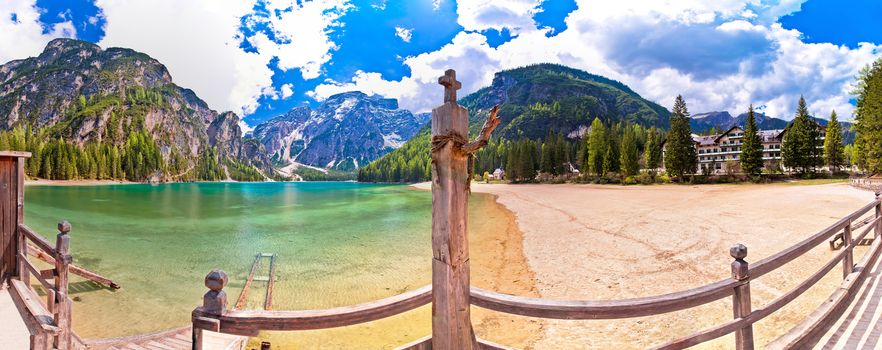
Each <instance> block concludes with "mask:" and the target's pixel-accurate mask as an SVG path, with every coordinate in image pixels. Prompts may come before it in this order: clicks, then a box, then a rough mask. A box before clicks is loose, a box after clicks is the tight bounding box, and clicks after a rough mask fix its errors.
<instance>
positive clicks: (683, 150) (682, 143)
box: [664, 95, 697, 177]
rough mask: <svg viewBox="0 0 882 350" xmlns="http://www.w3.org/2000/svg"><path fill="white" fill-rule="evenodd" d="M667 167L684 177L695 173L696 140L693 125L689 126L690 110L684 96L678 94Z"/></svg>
mask: <svg viewBox="0 0 882 350" xmlns="http://www.w3.org/2000/svg"><path fill="white" fill-rule="evenodd" d="M665 150H666V152H665V159H664V161H665V168H666V169H667V172H668V174H670V175H671V176H674V177H682V176H683V175H687V174H694V173H695V166H696V162H697V159H696V154H695V141H693V140H692V127H691V126H689V111H688V110H687V109H686V102H685V101H684V100H683V96H680V95H677V99H676V100H675V101H674V110H673V112H672V113H671V130H670V132H668V140H667V142H666V145H665Z"/></svg>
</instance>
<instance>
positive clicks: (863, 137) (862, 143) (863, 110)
mask: <svg viewBox="0 0 882 350" xmlns="http://www.w3.org/2000/svg"><path fill="white" fill-rule="evenodd" d="M854 93H855V95H856V96H857V108H856V109H855V130H856V131H857V138H856V140H855V147H856V148H857V150H856V152H855V153H856V156H857V157H856V158H857V159H856V161H857V163H858V165H859V166H860V167H861V168H862V169H864V170H866V171H867V172H869V173H871V174H878V173H880V172H882V58H879V59H877V60H876V61H875V62H873V64H872V65H870V66H867V67H866V68H864V69H863V70H861V74H860V76H859V77H858V81H857V89H856V91H855V92H854ZM827 137H829V135H827Z"/></svg>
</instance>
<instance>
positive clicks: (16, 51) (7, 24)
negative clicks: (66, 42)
mask: <svg viewBox="0 0 882 350" xmlns="http://www.w3.org/2000/svg"><path fill="white" fill-rule="evenodd" d="M13 17H15V19H14V20H13ZM76 35H77V30H76V28H75V27H74V25H73V23H71V22H70V21H69V20H68V21H63V22H59V23H56V24H54V25H53V26H52V28H51V30H50V31H49V33H46V34H43V27H42V26H41V25H40V9H39V8H38V7H37V5H36V0H4V1H0V43H2V44H0V64H2V63H5V62H7V61H11V60H14V59H21V58H26V57H33V56H36V55H38V54H39V53H40V52H42V51H43V48H44V47H45V46H46V44H47V43H49V41H50V40H52V39H55V38H59V37H63V38H73V37H76Z"/></svg>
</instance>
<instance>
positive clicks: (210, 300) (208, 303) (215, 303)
mask: <svg viewBox="0 0 882 350" xmlns="http://www.w3.org/2000/svg"><path fill="white" fill-rule="evenodd" d="M227 281H229V279H228V278H227V273H226V272H224V270H220V269H214V270H211V272H209V273H208V274H207V275H205V287H207V288H208V292H206V293H205V295H204V296H202V311H204V312H205V313H208V314H214V315H218V316H221V315H223V314H224V313H226V312H227V292H224V286H226V285H227ZM202 332H203V330H202V328H198V327H196V326H195V325H194V327H193V350H202V340H203V334H202Z"/></svg>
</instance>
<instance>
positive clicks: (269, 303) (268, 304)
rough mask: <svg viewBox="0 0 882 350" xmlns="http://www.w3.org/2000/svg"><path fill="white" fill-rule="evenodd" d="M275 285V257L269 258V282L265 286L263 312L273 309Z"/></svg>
mask: <svg viewBox="0 0 882 350" xmlns="http://www.w3.org/2000/svg"><path fill="white" fill-rule="evenodd" d="M275 285H276V255H275V254H273V255H272V256H270V265H269V280H268V281H267V285H266V300H264V303H263V309H264V310H272V309H273V287H274V286H275Z"/></svg>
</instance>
